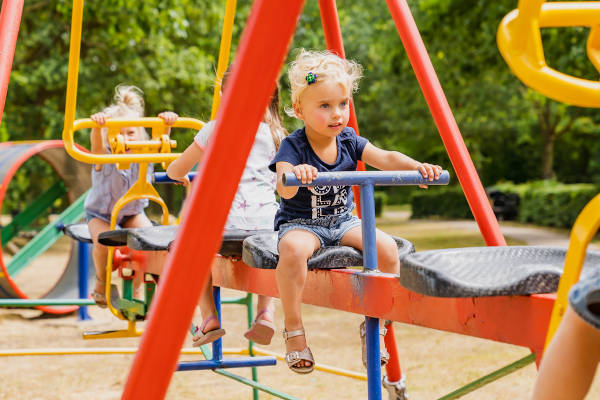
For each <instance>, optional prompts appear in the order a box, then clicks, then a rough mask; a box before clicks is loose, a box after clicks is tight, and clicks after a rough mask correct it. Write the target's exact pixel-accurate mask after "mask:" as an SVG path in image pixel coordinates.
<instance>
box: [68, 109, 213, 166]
mask: <svg viewBox="0 0 600 400" xmlns="http://www.w3.org/2000/svg"><path fill="white" fill-rule="evenodd" d="M65 124H66V122H65ZM129 126H139V127H146V128H152V129H153V130H155V129H156V130H158V131H162V130H164V129H166V128H167V126H166V125H165V122H164V120H163V119H162V118H158V117H153V118H149V117H148V118H137V119H132V120H127V119H113V120H108V121H106V125H104V126H103V127H106V128H108V129H109V130H110V129H112V128H115V129H116V128H119V129H120V128H122V127H129ZM203 126H204V122H202V121H200V120H197V119H194V118H178V119H177V121H176V122H175V123H174V124H173V125H171V127H172V128H187V129H194V130H200V129H202V127H203ZM97 127H99V126H98V124H96V123H95V122H94V121H92V120H91V119H89V118H84V119H78V120H76V121H75V122H74V123H73V126H72V127H69V126H66V125H65V129H64V130H63V141H64V143H65V149H66V150H67V153H69V155H70V156H71V157H73V158H74V159H76V160H78V161H82V162H85V163H88V164H111V163H136V162H137V163H139V162H154V163H158V162H171V161H173V160H175V159H177V158H178V157H179V155H180V154H179V153H170V152H160V153H137V154H136V153H131V154H92V153H89V152H86V151H83V150H81V149H80V148H79V147H78V146H77V145H76V143H75V140H74V137H73V136H74V132H75V131H78V130H80V129H86V128H97ZM153 139H154V140H152V141H144V142H141V144H142V145H146V146H148V147H152V146H154V147H156V146H157V144H158V142H157V141H156V139H157V138H153ZM165 150H166V149H165Z"/></svg>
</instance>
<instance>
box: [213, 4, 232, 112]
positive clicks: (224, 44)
mask: <svg viewBox="0 0 600 400" xmlns="http://www.w3.org/2000/svg"><path fill="white" fill-rule="evenodd" d="M235 8H236V0H227V4H226V5H225V18H224V19H223V31H222V32H221V45H220V48H219V61H218V64H217V78H216V79H215V90H214V92H213V103H212V110H211V113H210V119H215V118H216V116H217V111H218V110H219V104H220V103H221V80H222V79H223V75H224V74H225V71H226V70H227V65H228V64H229V52H230V51H231V36H232V34H233V21H234V19H235Z"/></svg>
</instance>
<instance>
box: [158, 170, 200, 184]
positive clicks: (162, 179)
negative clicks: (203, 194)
mask: <svg viewBox="0 0 600 400" xmlns="http://www.w3.org/2000/svg"><path fill="white" fill-rule="evenodd" d="M196 174H197V172H190V173H188V174H187V176H188V179H189V180H190V182H191V181H193V180H194V178H195V177H196ZM176 182H177V181H175V180H173V179H171V178H169V177H168V176H167V173H166V172H155V173H154V178H153V180H152V183H176Z"/></svg>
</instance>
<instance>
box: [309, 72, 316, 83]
mask: <svg viewBox="0 0 600 400" xmlns="http://www.w3.org/2000/svg"><path fill="white" fill-rule="evenodd" d="M316 81H317V74H313V73H312V72H309V73H308V74H307V75H306V82H307V83H308V85H309V86H310V85H312V84H313V83H315V82H316Z"/></svg>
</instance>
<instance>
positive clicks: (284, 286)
mask: <svg viewBox="0 0 600 400" xmlns="http://www.w3.org/2000/svg"><path fill="white" fill-rule="evenodd" d="M278 247H279V263H278V264H277V270H276V277H277V288H278V289H279V296H280V298H281V305H282V306H283V314H284V324H285V330H286V331H288V332H290V331H295V330H298V329H303V325H302V308H301V305H302V303H301V302H302V291H303V290H304V283H305V282H306V273H307V267H306V262H307V260H308V259H309V258H310V257H311V256H312V254H313V253H314V252H315V250H317V249H318V248H319V247H321V242H320V241H319V239H318V238H317V237H316V236H315V235H314V234H312V233H310V232H308V231H304V230H300V229H295V230H291V231H289V232H287V233H286V234H285V235H283V237H282V238H281V240H280V241H279V246H278ZM285 346H286V352H290V351H302V350H304V348H305V347H306V338H305V337H304V336H303V335H302V336H296V337H293V338H290V339H289V340H287V341H286V343H285ZM304 364H305V365H304V366H306V367H308V366H310V362H305V363H304Z"/></svg>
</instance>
